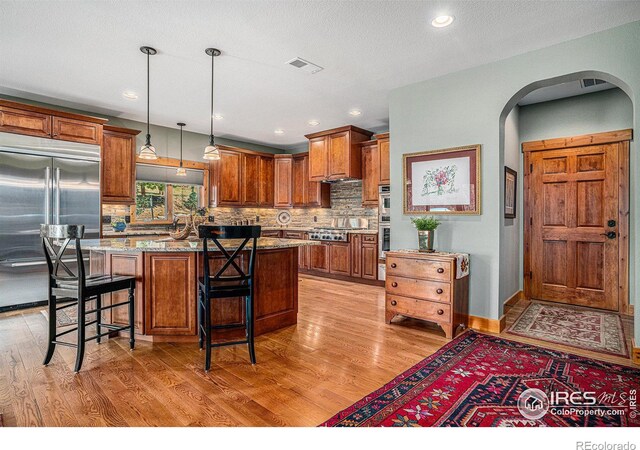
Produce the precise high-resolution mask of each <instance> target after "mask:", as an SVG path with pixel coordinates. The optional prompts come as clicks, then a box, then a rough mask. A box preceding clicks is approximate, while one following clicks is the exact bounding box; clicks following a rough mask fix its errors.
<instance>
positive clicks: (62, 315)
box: [40, 306, 78, 327]
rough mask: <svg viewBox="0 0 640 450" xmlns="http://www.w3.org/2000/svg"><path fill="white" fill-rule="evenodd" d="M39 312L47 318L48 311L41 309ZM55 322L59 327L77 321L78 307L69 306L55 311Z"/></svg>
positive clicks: (73, 323)
mask: <svg viewBox="0 0 640 450" xmlns="http://www.w3.org/2000/svg"><path fill="white" fill-rule="evenodd" d="M40 312H41V313H42V314H43V315H44V316H45V317H46V318H47V320H49V311H47V310H46V309H43V310H42V311H40ZM56 323H57V325H58V326H59V327H66V326H69V325H75V324H76V323H78V307H77V306H70V307H68V308H65V309H61V310H60V311H58V312H56Z"/></svg>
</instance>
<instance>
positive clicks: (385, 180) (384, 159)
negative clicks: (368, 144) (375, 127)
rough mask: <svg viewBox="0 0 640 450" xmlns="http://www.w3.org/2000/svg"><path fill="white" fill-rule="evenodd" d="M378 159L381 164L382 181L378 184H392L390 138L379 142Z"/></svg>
mask: <svg viewBox="0 0 640 450" xmlns="http://www.w3.org/2000/svg"><path fill="white" fill-rule="evenodd" d="M378 160H379V161H380V162H379V166H380V175H379V176H380V182H379V183H378V184H381V185H382V184H385V185H386V184H390V183H391V180H390V175H389V139H388V138H387V139H381V140H380V142H378Z"/></svg>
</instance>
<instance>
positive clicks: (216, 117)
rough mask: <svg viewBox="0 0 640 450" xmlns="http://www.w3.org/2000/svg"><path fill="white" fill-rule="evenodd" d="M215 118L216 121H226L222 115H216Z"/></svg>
mask: <svg viewBox="0 0 640 450" xmlns="http://www.w3.org/2000/svg"><path fill="white" fill-rule="evenodd" d="M213 118H214V119H216V120H222V119H224V116H223V115H222V114H214V115H213Z"/></svg>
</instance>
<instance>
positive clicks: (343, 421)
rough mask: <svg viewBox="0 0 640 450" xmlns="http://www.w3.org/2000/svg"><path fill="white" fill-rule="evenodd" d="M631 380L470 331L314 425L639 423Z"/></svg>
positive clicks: (636, 378)
mask: <svg viewBox="0 0 640 450" xmlns="http://www.w3.org/2000/svg"><path fill="white" fill-rule="evenodd" d="M638 386H640V370H637V369H634V368H631V367H624V366H619V365H615V364H610V363H606V362H602V361H597V360H594V359H591V358H584V357H580V356H576V355H572V354H568V353H563V352H558V351H553V350H548V349H544V348H541V347H537V346H535V345H530V344H524V343H520V342H515V341H510V340H507V339H502V338H499V337H495V336H489V335H485V334H480V333H476V332H474V331H472V330H470V331H467V332H466V333H463V334H461V335H460V336H458V337H457V338H456V339H454V340H453V341H451V342H449V343H448V344H447V345H445V346H444V347H442V348H441V349H440V350H438V351H437V352H436V353H434V354H433V355H431V356H429V357H428V358H426V359H424V360H423V361H421V362H419V363H418V364H416V365H415V366H413V367H412V368H410V369H409V370H407V371H406V372H404V373H403V374H401V375H399V376H397V377H396V378H395V379H393V380H392V381H390V382H389V383H387V384H386V385H385V386H383V387H381V388H380V389H378V390H377V391H375V392H372V393H371V394H369V395H367V396H366V397H364V398H363V399H361V400H359V401H358V402H356V403H355V404H353V405H352V406H350V407H348V408H347V409H345V410H343V411H340V412H339V413H338V414H336V415H335V416H333V417H332V418H331V419H329V420H327V421H326V422H325V423H323V424H322V425H321V426H329V427H380V426H385V427H422V426H467V427H500V426H505V427H513V426H523V427H531V426H575V427H586V426H640V406H635V405H634V404H632V402H630V399H629V397H630V395H631V391H634V390H637V389H638ZM557 393H562V394H560V395H558V394H557ZM564 393H567V396H566V397H565V394H564ZM576 393H581V394H576ZM571 394H574V395H573V396H571ZM635 395H636V394H634V396H635ZM569 396H570V397H571V398H573V399H574V402H573V403H572V404H566V403H565V401H564V399H565V398H568V397H569ZM580 398H583V400H580Z"/></svg>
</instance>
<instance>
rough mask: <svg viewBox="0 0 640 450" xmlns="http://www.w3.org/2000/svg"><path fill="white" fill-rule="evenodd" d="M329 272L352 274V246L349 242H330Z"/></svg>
mask: <svg viewBox="0 0 640 450" xmlns="http://www.w3.org/2000/svg"><path fill="white" fill-rule="evenodd" d="M329 273H331V274H335V275H345V276H350V275H351V248H350V246H349V243H348V242H331V243H330V244H329Z"/></svg>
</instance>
